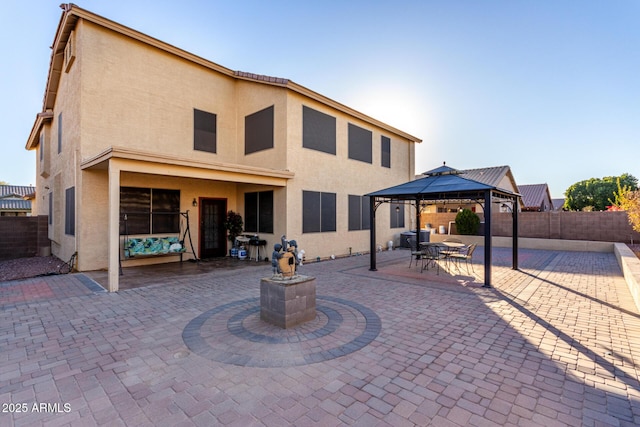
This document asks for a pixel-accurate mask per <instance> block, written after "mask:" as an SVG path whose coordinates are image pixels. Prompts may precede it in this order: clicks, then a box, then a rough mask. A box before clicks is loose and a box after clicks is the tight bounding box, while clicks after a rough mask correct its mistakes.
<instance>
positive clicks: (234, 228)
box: [224, 211, 244, 255]
mask: <svg viewBox="0 0 640 427" xmlns="http://www.w3.org/2000/svg"><path fill="white" fill-rule="evenodd" d="M243 227H244V224H243V222H242V216H241V215H240V214H239V213H236V212H234V211H229V212H227V219H226V220H225V221H224V228H226V229H227V238H228V239H229V241H230V242H231V250H230V251H229V255H232V252H233V249H236V250H237V248H235V243H236V238H237V237H238V236H239V235H240V234H242V228H243Z"/></svg>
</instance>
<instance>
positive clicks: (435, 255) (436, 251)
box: [420, 244, 444, 275]
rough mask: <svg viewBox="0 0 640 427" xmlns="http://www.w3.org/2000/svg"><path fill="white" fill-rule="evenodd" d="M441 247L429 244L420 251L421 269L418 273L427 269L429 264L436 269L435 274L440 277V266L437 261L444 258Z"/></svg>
mask: <svg viewBox="0 0 640 427" xmlns="http://www.w3.org/2000/svg"><path fill="white" fill-rule="evenodd" d="M441 250H442V247H441V246H440V245H435V244H429V245H426V246H425V247H424V248H423V250H422V269H421V270H420V272H423V271H424V270H428V269H429V264H431V265H433V266H435V267H436V274H438V275H440V264H438V261H439V260H441V259H443V258H444V254H443V253H442V252H441Z"/></svg>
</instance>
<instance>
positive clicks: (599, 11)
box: [0, 0, 640, 198]
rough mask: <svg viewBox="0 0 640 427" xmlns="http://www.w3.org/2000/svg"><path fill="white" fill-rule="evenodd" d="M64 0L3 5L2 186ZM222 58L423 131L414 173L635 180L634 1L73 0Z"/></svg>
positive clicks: (20, 172) (638, 116) (523, 180)
mask: <svg viewBox="0 0 640 427" xmlns="http://www.w3.org/2000/svg"><path fill="white" fill-rule="evenodd" d="M60 3H61V0H30V1H9V2H3V5H2V12H0V46H1V48H2V52H3V53H4V55H3V60H2V66H1V67H0V85H1V93H2V94H3V97H2V99H3V102H2V103H0V126H1V128H2V129H3V134H2V136H1V137H0V150H1V154H0V181H5V182H8V183H9V184H13V185H30V184H35V180H36V172H35V168H36V160H35V152H33V151H26V150H25V145H26V142H27V138H28V137H29V133H30V131H31V128H32V126H33V123H34V121H35V118H36V114H37V113H39V112H41V111H42V102H43V96H44V89H45V85H46V81H47V73H48V69H49V61H50V56H51V50H50V48H49V46H51V44H52V42H53V38H54V36H55V31H56V29H57V26H58V23H59V20H60V16H61V13H62V10H61V9H60V8H59V4H60ZM75 4H76V5H78V6H79V7H82V8H84V9H87V10H89V11H91V12H94V13H96V14H98V15H101V16H103V17H105V18H108V19H111V20H113V21H116V22H118V23H120V24H123V25H126V26H128V27H131V28H133V29H135V30H137V31H140V32H142V33H145V34H147V35H150V36H152V37H155V38H157V39H160V40H162V41H164V42H167V43H169V44H172V45H174V46H177V47H179V48H182V49H184V50H186V51H189V52H191V53H194V54H196V55H198V56H201V57H203V58H205V59H208V60H210V61H213V62H215V63H218V64H220V65H222V66H224V67H227V68H230V69H233V70H238V71H246V72H251V73H255V74H264V75H269V76H274V77H281V78H287V79H289V80H292V81H294V82H296V83H297V84H300V85H302V86H305V87H307V88H309V89H311V90H313V91H315V92H318V93H320V94H322V95H325V96H327V97H329V98H331V99H333V100H335V101H338V102H340V103H342V104H345V105H347V106H349V107H351V108H354V109H356V110H358V111H360V112H362V113H364V114H367V115H369V116H371V117H373V118H375V119H377V120H380V121H382V122H385V123H387V124H389V125H391V126H394V127H396V128H398V129H400V130H402V131H404V132H407V133H409V134H411V135H414V136H416V137H418V138H420V139H421V140H422V143H420V144H418V145H417V146H416V165H415V168H416V173H422V172H424V171H427V170H430V169H433V168H436V167H438V166H440V165H442V163H443V162H446V163H447V165H448V166H451V167H454V168H456V169H473V168H483V167H491V166H502V165H508V166H510V167H511V171H512V173H513V175H514V177H515V180H516V183H517V184H519V185H522V184H542V183H547V184H548V185H549V188H550V191H551V195H552V197H554V198H560V197H563V195H564V192H565V191H566V189H567V188H568V187H569V186H570V185H572V184H574V183H576V182H579V181H582V180H586V179H589V178H594V177H595V178H602V177H605V176H618V175H621V174H623V173H630V174H632V175H634V176H635V177H636V178H640V25H639V24H638V22H639V21H640V1H638V0H616V1H604V0H602V1H600V0H599V1H591V0H581V1H578V0H565V1H557V0H548V1H547V0H536V1H524V0H522V1H521V0H502V1H499V0H484V1H479V0H468V1H462V0H439V1H430V0H422V1H402V0H395V1H377V0H368V1H367V0H352V1H348V0H342V1H335V0H321V1H315V0H306V1H284V0H272V1H254V0H244V1H241V2H234V1H227V0H225V1H217V0H200V1H195V0H180V1H175V0H172V1H165V0H139V1H137V0H76V1H75Z"/></svg>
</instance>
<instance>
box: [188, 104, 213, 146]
mask: <svg viewBox="0 0 640 427" xmlns="http://www.w3.org/2000/svg"><path fill="white" fill-rule="evenodd" d="M216 120H217V116H216V115H215V114H213V113H207V112H206V111H200V110H196V109H194V110H193V149H194V150H198V151H207V152H209V153H215V152H216V150H217V146H216V129H217V122H216Z"/></svg>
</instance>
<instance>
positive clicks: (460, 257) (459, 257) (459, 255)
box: [448, 243, 478, 274]
mask: <svg viewBox="0 0 640 427" xmlns="http://www.w3.org/2000/svg"><path fill="white" fill-rule="evenodd" d="M476 246H478V244H477V243H472V244H470V245H469V246H465V247H464V248H462V249H460V250H459V251H458V252H455V253H451V254H449V255H448V258H449V259H450V260H454V261H455V262H456V267H457V268H458V270H460V261H464V262H465V266H466V268H467V274H469V264H471V271H473V272H474V273H475V270H474V269H473V262H471V258H472V257H473V251H475V250H476Z"/></svg>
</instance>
